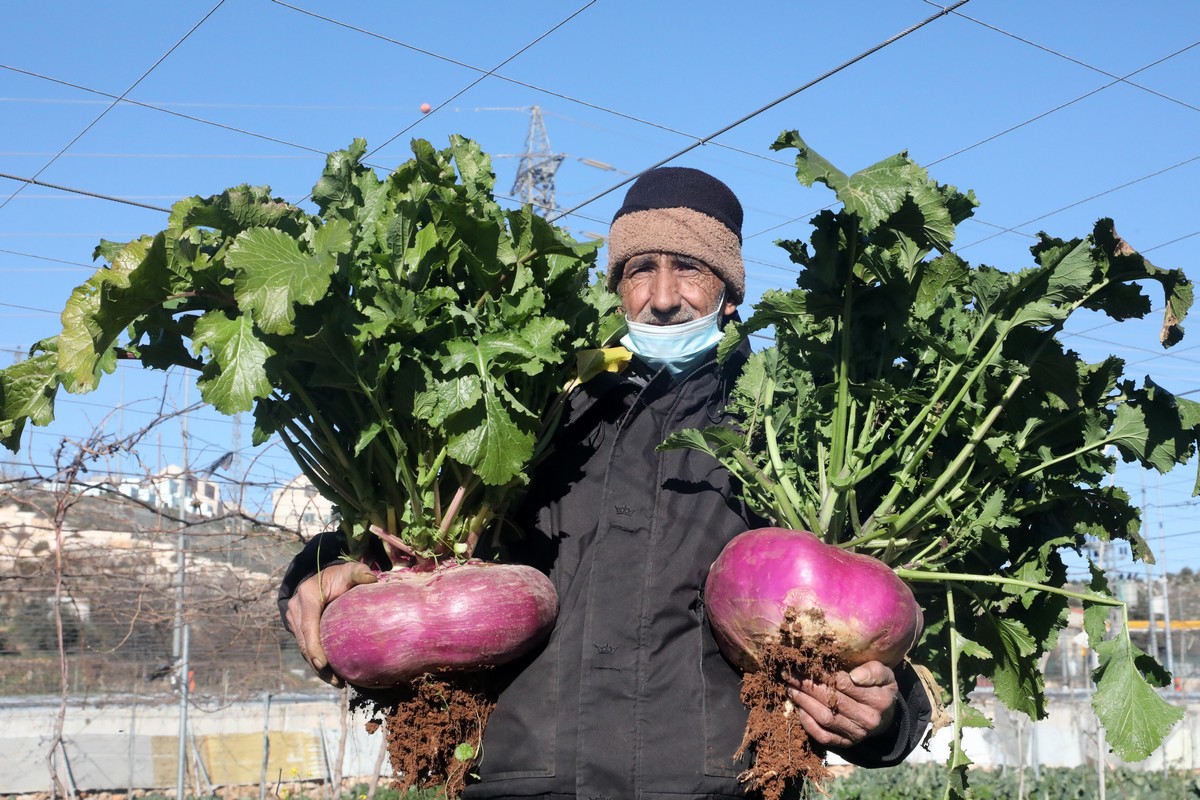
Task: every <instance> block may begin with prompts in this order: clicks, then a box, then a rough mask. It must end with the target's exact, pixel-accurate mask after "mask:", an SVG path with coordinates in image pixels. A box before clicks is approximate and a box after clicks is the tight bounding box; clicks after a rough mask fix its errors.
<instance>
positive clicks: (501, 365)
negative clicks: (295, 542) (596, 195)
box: [0, 136, 619, 558]
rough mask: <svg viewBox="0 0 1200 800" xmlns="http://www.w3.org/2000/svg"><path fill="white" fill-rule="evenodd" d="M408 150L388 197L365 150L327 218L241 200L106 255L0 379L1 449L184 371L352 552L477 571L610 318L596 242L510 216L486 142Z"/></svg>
mask: <svg viewBox="0 0 1200 800" xmlns="http://www.w3.org/2000/svg"><path fill="white" fill-rule="evenodd" d="M412 151H413V155H414V157H413V158H412V159H411V160H409V161H408V162H407V163H405V164H403V165H402V166H400V167H399V168H398V169H396V170H395V172H393V173H392V174H391V175H390V176H388V177H386V178H380V177H379V176H378V175H377V174H376V173H375V172H374V171H373V170H371V169H369V168H368V167H366V166H365V165H364V164H363V163H362V159H363V156H364V154H365V152H366V143H365V142H364V141H362V140H355V142H354V143H353V144H352V145H351V147H350V148H349V149H348V150H344V151H339V152H335V153H333V154H331V155H330V156H329V158H328V160H327V163H326V167H325V170H324V173H323V174H322V176H321V178H320V180H319V181H318V182H317V184H316V187H315V188H314V190H313V195H312V196H313V200H314V202H315V203H316V205H317V207H318V209H319V213H318V214H316V215H312V214H308V213H306V212H304V211H303V210H302V209H300V208H299V207H297V206H294V205H291V204H289V203H286V202H284V201H281V200H278V199H275V198H272V197H271V196H270V191H269V189H267V188H264V187H250V186H244V185H243V186H238V187H235V188H232V189H229V190H228V191H226V192H224V193H222V194H220V195H217V196H214V197H210V198H208V199H201V198H199V197H191V198H187V199H184V200H181V201H180V202H178V203H176V204H175V206H174V208H173V209H172V211H171V214H170V217H169V219H168V224H167V227H166V229H165V230H163V231H161V232H159V233H157V234H155V235H153V236H143V237H141V238H139V239H136V240H134V241H132V242H128V243H126V244H117V243H112V242H107V241H106V242H102V243H101V244H100V246H99V247H98V248H97V249H96V256H97V257H103V258H104V259H106V260H107V261H108V262H109V264H108V265H107V266H105V267H102V268H101V269H100V270H98V271H97V272H96V274H95V275H94V276H92V278H91V279H89V280H88V281H87V282H86V283H84V284H83V285H82V286H80V287H78V288H77V289H75V290H74V292H73V293H72V294H71V297H70V298H69V300H68V301H67V303H66V308H65V310H64V311H63V314H62V333H60V334H59V335H58V336H56V337H54V338H52V339H47V340H45V341H43V342H40V343H39V344H38V345H36V346H35V347H34V349H33V352H32V354H31V357H30V358H29V359H28V360H26V361H23V362H20V363H18V364H16V365H14V366H13V367H10V368H8V369H6V370H3V371H0V442H3V444H4V445H5V446H7V447H8V448H9V449H11V450H16V448H17V446H18V444H19V441H20V436H21V431H22V428H23V425H24V423H25V421H26V420H27V419H28V420H32V422H33V423H34V424H37V425H46V424H48V423H49V422H50V421H51V420H52V418H53V411H54V405H53V401H54V397H55V393H56V391H57V389H58V387H59V386H60V385H61V386H63V387H65V388H66V389H67V390H68V391H71V392H87V391H90V390H92V389H94V388H95V387H96V385H97V383H98V381H99V380H100V378H101V377H102V375H103V374H105V373H111V372H112V371H113V369H114V367H115V364H116V360H117V358H120V357H129V358H139V359H140V360H141V362H142V364H143V365H145V366H147V367H153V368H158V369H166V368H169V367H172V366H184V367H188V368H193V369H196V370H198V371H199V374H198V377H197V385H198V386H199V388H200V392H201V396H202V397H203V399H204V400H205V401H206V402H208V403H210V404H211V405H212V406H213V407H214V408H216V409H217V410H218V411H220V412H222V413H224V414H236V413H239V412H243V411H251V410H252V411H253V412H254V419H255V429H254V441H255V444H260V443H262V442H264V441H266V440H267V439H268V438H269V437H270V436H271V435H273V434H278V435H279V436H280V438H281V439H282V441H283V442H284V444H285V445H286V446H287V447H288V449H289V451H290V452H291V453H292V455H293V456H294V457H295V459H296V462H297V463H298V464H299V466H300V467H301V469H302V470H303V471H304V473H305V474H306V475H307V476H308V477H309V478H310V479H311V480H312V481H313V483H314V484H315V486H316V487H317V489H318V490H319V491H320V492H321V493H322V494H323V495H325V496H326V497H328V498H329V499H331V500H332V501H333V502H334V503H335V504H336V505H337V507H338V509H339V511H340V514H341V517H342V525H343V527H344V528H346V530H347V531H348V532H349V533H351V534H353V535H354V536H355V538H356V540H360V541H361V539H362V534H363V533H364V532H365V531H366V530H367V529H368V528H370V527H371V526H375V527H377V528H380V529H382V530H383V531H384V532H385V536H388V534H391V536H388V538H389V539H390V540H391V541H392V542H393V543H395V544H397V545H398V546H400V547H401V548H402V549H405V550H409V551H411V552H412V553H414V554H416V555H417V556H419V557H426V558H427V557H431V556H433V555H435V554H439V553H446V552H449V551H453V552H457V553H459V554H465V553H469V552H470V550H471V549H472V547H473V543H474V541H475V539H476V537H478V535H479V534H480V532H481V531H482V530H483V528H484V527H486V526H487V525H488V524H490V523H492V522H493V520H495V519H496V518H497V517H498V516H500V515H502V514H503V512H504V510H505V508H507V507H508V506H509V505H510V504H511V503H512V502H513V501H514V500H515V499H516V498H517V497H518V496H519V494H520V492H519V489H520V487H521V486H522V485H523V484H524V483H525V482H526V481H527V470H528V467H529V466H530V464H531V462H532V461H533V460H534V459H535V458H536V457H537V455H538V454H539V453H540V452H541V448H543V447H544V446H545V443H546V437H547V435H548V433H549V432H550V431H551V430H552V428H553V425H554V422H555V420H556V414H557V413H558V411H559V410H560V401H561V397H562V395H563V392H564V387H566V386H567V385H568V383H569V382H570V381H571V379H572V376H573V374H574V368H575V354H576V353H577V352H578V351H583V350H586V349H588V348H594V347H597V346H598V345H599V344H601V343H602V342H603V340H605V339H606V338H608V337H609V336H610V335H611V333H612V332H613V330H614V328H615V327H616V326H617V325H619V320H616V319H615V316H614V315H613V314H611V313H610V312H611V311H612V309H613V307H614V306H615V301H614V299H613V298H612V296H611V295H608V294H607V293H606V292H605V291H604V290H603V289H602V288H601V287H600V285H599V284H596V283H591V282H590V278H589V275H590V271H591V268H592V266H593V265H594V262H595V250H596V244H595V243H579V242H576V241H574V240H573V239H571V238H570V237H569V236H568V235H567V234H566V233H565V232H564V231H562V230H560V229H557V228H555V227H553V226H552V225H550V224H549V223H547V222H546V221H545V220H544V219H542V218H541V217H539V216H537V215H535V214H534V213H533V212H532V210H531V209H530V208H528V207H525V208H522V209H519V210H514V211H505V210H503V209H502V208H501V207H500V206H499V205H498V204H497V203H496V202H495V201H494V199H493V197H492V187H493V183H494V177H493V175H492V173H491V162H490V159H489V158H488V157H487V156H486V155H485V154H484V153H482V152H481V151H480V149H479V148H478V146H477V145H476V144H474V143H473V142H471V141H469V140H467V139H464V138H461V137H457V136H456V137H452V139H451V142H450V147H449V148H448V149H446V150H442V151H438V150H435V149H434V148H433V147H432V146H431V145H430V144H429V143H428V142H425V141H422V140H415V141H414V142H413V144H412ZM397 536H398V538H397Z"/></svg>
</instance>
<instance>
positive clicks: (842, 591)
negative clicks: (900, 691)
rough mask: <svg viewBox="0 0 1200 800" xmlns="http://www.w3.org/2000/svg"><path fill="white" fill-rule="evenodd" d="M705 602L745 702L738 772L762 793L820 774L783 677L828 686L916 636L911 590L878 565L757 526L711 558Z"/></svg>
mask: <svg viewBox="0 0 1200 800" xmlns="http://www.w3.org/2000/svg"><path fill="white" fill-rule="evenodd" d="M704 596H705V608H706V609H707V612H708V619H709V622H710V624H711V625H712V630H713V635H714V637H715V638H716V640H717V644H718V646H719V647H720V649H721V652H722V654H724V656H725V657H726V658H727V659H729V660H730V661H731V662H732V663H733V664H735V665H736V666H737V667H739V668H740V669H741V670H742V671H743V672H744V673H745V677H744V678H743V682H742V700H743V702H745V703H746V705H747V706H748V707H749V709H750V714H749V719H748V720H747V723H746V732H745V735H744V737H743V739H742V746H741V747H740V748H739V750H738V752H737V753H736V754H735V757H740V756H741V755H742V754H743V753H745V752H747V751H753V753H754V763H753V765H752V766H751V767H750V768H749V769H747V770H746V771H745V772H743V773H742V775H741V776H740V779H741V781H742V783H743V785H745V786H746V787H747V788H748V789H750V790H754V791H757V792H760V793H761V794H762V796H763V797H764V798H766V800H779V798H782V797H783V796H784V795H785V794H786V793H787V791H788V790H789V786H790V785H791V784H792V782H793V781H797V780H798V781H807V782H812V783H816V784H818V785H819V784H820V783H821V782H823V781H824V780H826V779H827V778H828V777H829V775H830V773H829V771H828V769H827V768H826V767H825V763H824V755H825V754H824V752H823V750H822V749H821V748H820V747H816V746H814V745H813V744H812V743H811V742H809V739H808V736H807V734H806V733H805V731H804V729H803V728H802V727H801V726H800V725H799V724H798V722H797V718H798V715H796V714H794V713H793V707H792V702H791V699H790V698H789V697H788V695H787V688H786V685H785V684H784V682H783V677H784V675H785V674H788V673H790V674H791V675H795V676H797V677H802V678H811V679H813V680H814V681H816V682H817V683H829V682H831V681H832V680H833V675H834V673H836V672H837V671H838V670H841V669H845V670H849V669H852V668H853V667H855V666H857V665H859V664H863V663H865V662H867V661H880V662H883V663H884V664H886V665H887V666H889V667H894V666H896V665H897V664H899V663H900V662H901V660H903V658H904V656H905V654H907V653H908V650H909V648H911V647H912V646H913V645H914V644H915V643H916V640H917V637H918V636H920V634H921V628H922V624H923V618H922V614H921V608H920V606H918V605H917V603H916V600H915V598H914V597H913V594H912V591H911V590H910V589H909V588H908V586H907V585H906V584H905V583H904V582H903V581H901V580H900V579H899V578H898V577H897V576H896V574H895V573H894V572H892V570H891V569H889V568H888V567H887V565H885V564H884V563H883V562H881V561H878V560H876V559H874V558H871V557H869V556H864V555H861V554H857V553H851V552H848V551H846V550H843V549H841V548H838V547H834V546H831V545H827V544H825V543H824V542H822V541H821V540H820V539H818V538H817V537H816V536H814V535H813V534H811V533H808V532H806V531H793V530H786V529H784V528H760V529H757V530H752V531H747V532H745V533H742V534H739V535H738V536H735V537H734V538H733V539H732V540H730V542H729V543H728V544H727V545H725V548H724V549H723V550H722V551H721V554H720V555H719V556H718V557H717V560H716V561H714V562H713V565H712V569H711V570H710V572H709V575H708V579H707V581H706V582H705V588H704Z"/></svg>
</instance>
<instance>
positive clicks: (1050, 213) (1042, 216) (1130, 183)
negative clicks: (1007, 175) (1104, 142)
mask: <svg viewBox="0 0 1200 800" xmlns="http://www.w3.org/2000/svg"><path fill="white" fill-rule="evenodd" d="M1196 161H1200V155H1195V156H1192V157H1191V158H1185V159H1184V160H1183V161H1180V162H1177V163H1175V164H1172V165H1171V166H1169V167H1163V168H1162V169H1159V170H1155V171H1154V172H1151V173H1150V174H1148V175H1143V176H1141V177H1140V178H1134V179H1133V180H1131V181H1126V182H1125V183H1122V184H1120V185H1118V186H1113V187H1112V188H1110V189H1105V190H1104V191H1102V192H1097V193H1096V194H1093V195H1089V196H1088V197H1085V198H1083V199H1081V200H1076V201H1075V202H1073V203H1068V204H1067V205H1065V206H1062V207H1061V208H1056V209H1054V210H1053V211H1047V212H1046V213H1045V214H1040V215H1038V216H1036V217H1034V218H1032V219H1027V220H1025V221H1024V222H1021V223H1019V224H1017V225H1013V226H1012V227H1010V228H1005V229H1004V230H1001V231H998V232H996V233H993V234H992V235H991V236H985V237H984V238H982V239H977V240H976V241H974V242H971V243H970V244H965V245H963V246H962V247H956V248H954V252H956V253H958V252H961V251H963V250H966V249H967V248H968V247H974V246H975V245H977V244H982V243H983V242H987V241H990V240H992V239H995V238H996V237H997V236H1003V235H1004V234H1006V233H1013V232H1015V231H1016V230H1017V229H1018V228H1024V227H1025V226H1026V225H1032V224H1033V223H1035V222H1041V221H1042V220H1044V219H1048V218H1049V217H1053V216H1054V215H1055V214H1061V213H1062V212H1064V211H1067V210H1068V209H1072V208H1075V207H1076V206H1080V205H1083V204H1084V203H1089V202H1091V201H1092V200H1095V199H1097V198H1100V197H1104V196H1105V195H1109V194H1112V193H1113V192H1117V191H1120V190H1121V189H1128V188H1129V187H1130V186H1135V185H1137V184H1139V183H1142V182H1143V181H1147V180H1150V179H1151V178H1157V177H1158V176H1159V175H1165V174H1166V173H1168V172H1171V171H1173V170H1177V169H1179V168H1180V167H1186V166H1187V165H1188V164H1193V163H1195V162H1196ZM1189 235H1193V234H1189ZM1185 238H1186V237H1185Z"/></svg>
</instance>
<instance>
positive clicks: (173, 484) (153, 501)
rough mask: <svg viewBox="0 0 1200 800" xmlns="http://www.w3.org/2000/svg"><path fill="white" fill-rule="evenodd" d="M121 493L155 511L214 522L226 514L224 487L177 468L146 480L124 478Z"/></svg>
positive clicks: (174, 467)
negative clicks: (223, 504)
mask: <svg viewBox="0 0 1200 800" xmlns="http://www.w3.org/2000/svg"><path fill="white" fill-rule="evenodd" d="M115 483H116V488H117V491H118V492H120V493H121V494H123V495H125V496H126V497H132V498H133V499H134V500H138V501H140V502H142V503H145V504H146V505H148V506H151V507H153V508H161V509H163V510H164V511H165V510H170V511H176V512H179V513H181V514H192V515H195V516H199V517H203V518H205V519H212V518H213V517H216V516H218V515H220V514H221V513H222V511H223V510H224V509H223V506H222V503H221V487H220V485H219V484H217V483H216V482H215V481H213V480H211V479H210V478H209V477H207V476H205V475H199V474H196V473H194V472H189V471H186V470H184V469H183V468H182V467H177V466H175V465H174V464H172V465H170V466H168V467H167V468H166V469H164V470H163V471H162V472H160V473H158V474H157V475H151V476H149V477H146V478H137V479H135V478H122V479H120V480H119V481H116V482H115Z"/></svg>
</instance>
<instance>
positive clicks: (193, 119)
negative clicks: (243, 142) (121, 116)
mask: <svg viewBox="0 0 1200 800" xmlns="http://www.w3.org/2000/svg"><path fill="white" fill-rule="evenodd" d="M0 69H5V70H9V71H10V72H16V73H18V74H20V75H26V76H28V77H31V78H37V79H38V80H43V81H49V82H50V83H55V84H58V85H59V86H66V87H68V88H71V89H78V90H79V91H81V92H88V93H89V94H95V95H99V96H101V97H108V98H112V99H114V100H116V101H117V102H119V103H125V104H127V105H132V106H136V107H138V108H144V109H146V110H147V111H156V112H158V113H160V114H169V115H170V116H173V117H178V118H179V119H185V120H188V121H189V122H198V123H200V124H201V125H209V126H211V127H214V128H219V129H221V130H223V131H228V132H230V133H236V134H238V135H240V136H249V137H251V138H254V139H261V140H263V141H266V142H271V143H273V144H281V145H284V146H285V147H293V148H296V149H297V150H304V151H306V152H309V153H314V154H316V155H320V156H324V155H326V154H327V153H326V151H325V150H321V149H319V148H316V147H309V146H308V145H303V144H298V143H296V142H290V141H288V140H286V139H279V138H277V137H274V136H267V135H266V134H263V133H256V132H255V131H250V130H246V129H245V128H238V127H235V126H233V125H226V124H224V123H221V122H214V121H213V120H210V119H204V118H203V117H197V116H193V115H191V114H183V113H181V112H178V111H172V110H171V109H169V108H164V107H163V106H161V105H153V104H151V103H143V102H140V101H138V100H132V99H130V98H128V97H123V96H119V95H115V94H109V93H108V92H102V91H100V90H99V89H93V88H91V87H88V86H83V85H81V84H78V83H72V82H70V81H64V80H62V79H60V78H55V77H52V76H50V75H43V74H41V73H38V72H31V71H30V70H27V69H21V68H20V67H14V66H12V65H9V64H0Z"/></svg>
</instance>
